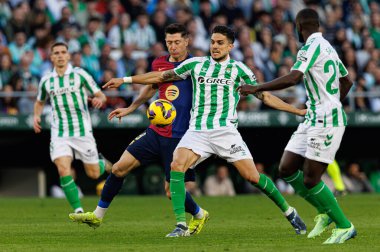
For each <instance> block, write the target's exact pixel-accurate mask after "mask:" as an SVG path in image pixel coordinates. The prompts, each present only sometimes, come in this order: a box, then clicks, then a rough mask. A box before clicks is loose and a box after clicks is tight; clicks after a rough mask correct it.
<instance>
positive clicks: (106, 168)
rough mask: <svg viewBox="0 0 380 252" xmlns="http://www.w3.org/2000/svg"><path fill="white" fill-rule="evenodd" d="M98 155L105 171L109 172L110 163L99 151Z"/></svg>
mask: <svg viewBox="0 0 380 252" xmlns="http://www.w3.org/2000/svg"><path fill="white" fill-rule="evenodd" d="M98 156H99V159H102V160H104V164H105V170H106V172H107V173H111V171H112V163H111V162H110V161H109V160H108V159H107V158H105V157H104V156H103V154H102V153H99V154H98Z"/></svg>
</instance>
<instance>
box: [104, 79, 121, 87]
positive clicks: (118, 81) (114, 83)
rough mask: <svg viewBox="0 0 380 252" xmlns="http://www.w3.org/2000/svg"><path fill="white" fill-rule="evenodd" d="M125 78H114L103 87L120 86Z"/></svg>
mask: <svg viewBox="0 0 380 252" xmlns="http://www.w3.org/2000/svg"><path fill="white" fill-rule="evenodd" d="M123 83H124V81H123V78H112V79H111V80H109V81H108V82H107V83H106V84H104V85H103V88H118V87H120V86H121V85H123Z"/></svg>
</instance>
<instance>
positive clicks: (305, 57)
mask: <svg viewBox="0 0 380 252" xmlns="http://www.w3.org/2000/svg"><path fill="white" fill-rule="evenodd" d="M320 54H321V46H320V45H319V44H318V45H317V44H307V45H304V46H303V47H302V48H301V50H299V51H298V53H297V61H296V63H294V65H293V67H292V69H291V70H298V71H300V72H302V73H306V72H307V71H309V69H310V68H311V67H312V66H313V65H314V64H315V61H316V60H317V58H318V56H319V55H320Z"/></svg>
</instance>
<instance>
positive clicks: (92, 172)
mask: <svg viewBox="0 0 380 252" xmlns="http://www.w3.org/2000/svg"><path fill="white" fill-rule="evenodd" d="M87 176H88V177H89V178H91V179H97V178H99V177H100V171H99V169H91V170H89V171H88V172H87Z"/></svg>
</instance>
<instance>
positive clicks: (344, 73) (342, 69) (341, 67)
mask: <svg viewBox="0 0 380 252" xmlns="http://www.w3.org/2000/svg"><path fill="white" fill-rule="evenodd" d="M338 66H339V74H340V77H345V76H347V75H348V71H347V68H346V67H345V66H344V64H343V62H342V61H341V60H340V59H338Z"/></svg>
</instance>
